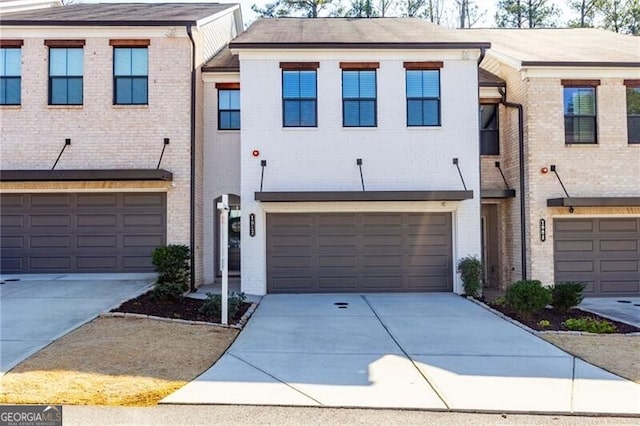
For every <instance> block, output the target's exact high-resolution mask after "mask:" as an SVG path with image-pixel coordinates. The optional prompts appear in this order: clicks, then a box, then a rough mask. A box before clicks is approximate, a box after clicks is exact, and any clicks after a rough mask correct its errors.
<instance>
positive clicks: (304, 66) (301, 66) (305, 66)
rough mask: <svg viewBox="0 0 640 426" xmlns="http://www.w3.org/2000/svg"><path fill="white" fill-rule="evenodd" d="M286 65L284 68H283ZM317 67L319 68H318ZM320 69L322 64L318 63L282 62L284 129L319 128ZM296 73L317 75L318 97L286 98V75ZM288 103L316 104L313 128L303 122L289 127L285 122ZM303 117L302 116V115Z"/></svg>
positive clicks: (281, 82)
mask: <svg viewBox="0 0 640 426" xmlns="http://www.w3.org/2000/svg"><path fill="white" fill-rule="evenodd" d="M283 65H284V66H283ZM316 65H317V66H316ZM319 67H320V64H319V63H318V62H308V63H304V62H281V63H280V68H281V69H282V71H280V75H281V81H280V84H281V93H282V127H283V128H309V129H313V128H317V127H318V71H317V69H318V68H319ZM296 71H298V72H299V71H313V72H314V74H315V85H316V87H315V89H316V90H315V92H316V96H315V97H314V98H303V97H298V98H286V97H285V96H284V74H285V73H286V72H296ZM287 101H294V102H298V104H301V103H302V102H313V103H315V108H314V110H315V111H314V112H315V115H314V118H313V125H312V126H305V125H302V120H300V125H287V124H286V120H285V105H286V102H287ZM301 117H302V115H301Z"/></svg>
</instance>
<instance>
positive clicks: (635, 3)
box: [598, 0, 640, 35]
mask: <svg viewBox="0 0 640 426" xmlns="http://www.w3.org/2000/svg"><path fill="white" fill-rule="evenodd" d="M598 12H599V13H600V15H601V18H602V25H603V27H604V28H606V29H608V30H611V31H615V32H617V33H629V34H634V35H638V34H640V0H601V1H600V2H599V4H598Z"/></svg>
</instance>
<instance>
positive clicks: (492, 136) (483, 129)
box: [480, 104, 500, 155]
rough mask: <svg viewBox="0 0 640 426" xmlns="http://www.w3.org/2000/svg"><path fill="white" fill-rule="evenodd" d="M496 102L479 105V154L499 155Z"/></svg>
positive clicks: (497, 109)
mask: <svg viewBox="0 0 640 426" xmlns="http://www.w3.org/2000/svg"><path fill="white" fill-rule="evenodd" d="M498 111H499V108H498V104H481V105H480V155H500V134H499V125H498Z"/></svg>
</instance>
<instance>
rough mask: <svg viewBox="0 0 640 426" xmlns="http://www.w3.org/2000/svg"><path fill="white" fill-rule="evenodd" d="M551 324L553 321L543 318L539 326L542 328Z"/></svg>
mask: <svg viewBox="0 0 640 426" xmlns="http://www.w3.org/2000/svg"><path fill="white" fill-rule="evenodd" d="M550 325H551V323H550V322H549V320H545V319H543V320H540V321H538V327H540V328H547V327H549V326H550Z"/></svg>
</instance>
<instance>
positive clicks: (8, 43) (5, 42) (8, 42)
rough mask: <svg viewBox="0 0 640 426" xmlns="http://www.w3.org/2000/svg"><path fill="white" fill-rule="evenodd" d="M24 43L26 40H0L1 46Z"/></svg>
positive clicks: (18, 45) (17, 45)
mask: <svg viewBox="0 0 640 426" xmlns="http://www.w3.org/2000/svg"><path fill="white" fill-rule="evenodd" d="M23 45H24V40H7V39H2V40H0V47H2V48H4V47H22V46H23Z"/></svg>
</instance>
